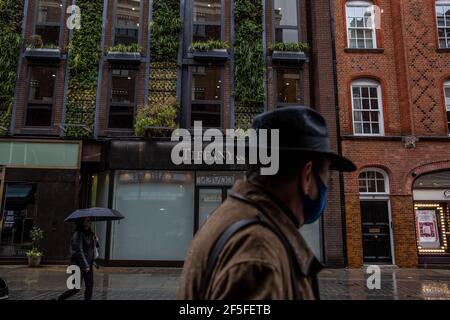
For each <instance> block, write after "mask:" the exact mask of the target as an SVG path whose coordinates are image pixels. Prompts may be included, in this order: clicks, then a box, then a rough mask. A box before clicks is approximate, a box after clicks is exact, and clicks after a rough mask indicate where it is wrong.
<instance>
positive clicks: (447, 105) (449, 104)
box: [444, 80, 450, 136]
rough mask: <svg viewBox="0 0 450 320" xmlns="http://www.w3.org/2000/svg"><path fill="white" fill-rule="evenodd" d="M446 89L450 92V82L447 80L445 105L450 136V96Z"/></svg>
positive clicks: (445, 83) (445, 84)
mask: <svg viewBox="0 0 450 320" xmlns="http://www.w3.org/2000/svg"><path fill="white" fill-rule="evenodd" d="M446 89H449V90H450V80H446V81H445V82H444V105H445V115H446V116H447V128H448V132H447V134H448V135H449V136H450V116H449V115H448V113H449V112H450V96H448V97H447V94H446Z"/></svg>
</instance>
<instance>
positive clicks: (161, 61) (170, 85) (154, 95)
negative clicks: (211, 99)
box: [135, 0, 182, 135]
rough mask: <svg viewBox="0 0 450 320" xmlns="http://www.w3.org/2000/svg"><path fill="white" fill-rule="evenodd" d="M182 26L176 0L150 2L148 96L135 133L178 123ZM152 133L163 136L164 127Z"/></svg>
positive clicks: (178, 4) (169, 126)
mask: <svg viewBox="0 0 450 320" xmlns="http://www.w3.org/2000/svg"><path fill="white" fill-rule="evenodd" d="M181 25H182V22H181V19H180V1H179V0H154V1H153V21H152V22H151V23H150V38H151V41H150V42H151V43H150V55H151V63H150V86H149V98H148V101H147V106H145V107H142V108H139V109H138V113H137V116H136V125H135V132H136V135H143V134H144V132H145V129H144V128H145V127H167V128H175V127H176V126H177V115H178V107H177V106H176V93H177V71H178V65H177V59H178V50H179V46H180V32H181ZM152 133H153V134H154V135H155V134H156V135H158V134H160V135H163V134H164V130H162V131H161V130H160V132H158V130H156V131H155V130H152Z"/></svg>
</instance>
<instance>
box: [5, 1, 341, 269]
mask: <svg viewBox="0 0 450 320" xmlns="http://www.w3.org/2000/svg"><path fill="white" fill-rule="evenodd" d="M0 9H2V10H0V11H1V12H4V18H5V19H2V22H1V23H3V24H5V26H6V28H2V34H1V35H0V36H1V38H0V40H1V41H3V42H6V41H10V43H11V44H14V45H13V46H9V47H8V49H6V48H2V49H1V50H2V52H1V54H2V56H5V57H7V58H8V60H7V61H8V68H9V71H10V72H9V73H6V72H4V73H0V78H1V80H2V83H8V86H5V87H2V88H0V89H1V90H2V92H1V99H2V100H1V103H2V106H1V112H2V113H1V116H2V118H1V119H2V124H1V126H2V138H1V140H0V147H1V148H2V149H1V153H0V154H1V156H0V164H1V165H2V176H1V177H2V179H1V183H2V184H1V185H2V189H3V191H2V193H1V195H2V220H1V224H0V225H1V228H2V229H1V251H0V257H2V259H3V260H5V259H6V260H11V259H23V256H24V250H25V249H26V248H27V246H28V247H29V245H30V239H29V238H28V237H27V234H28V231H29V229H30V228H31V227H32V226H33V225H38V226H40V227H41V228H43V229H44V232H45V235H46V237H45V240H44V242H43V243H42V248H43V250H44V251H45V253H46V259H47V261H62V260H64V259H66V256H67V242H68V238H69V237H70V232H71V230H72V229H71V226H70V225H66V224H64V223H63V220H64V218H65V217H66V216H67V215H68V214H70V212H71V211H72V210H74V209H76V208H79V207H89V206H102V207H110V208H114V209H118V210H119V211H121V212H122V213H123V214H124V216H125V219H124V220H122V221H120V222H114V223H97V224H96V226H95V227H96V232H97V234H98V235H99V237H100V240H101V243H102V244H103V245H102V246H101V258H102V259H103V260H104V261H105V263H108V264H110V265H180V264H181V263H182V261H183V260H184V256H185V254H186V250H187V248H188V247H189V244H190V242H191V240H192V238H193V236H194V234H195V232H196V231H197V230H198V228H199V227H201V225H202V223H203V222H204V220H205V219H206V218H207V216H208V215H209V214H210V213H211V212H212V211H213V210H214V209H215V208H216V207H217V206H218V205H219V204H220V203H221V202H222V201H223V200H224V199H225V198H226V196H227V191H228V190H229V189H230V187H231V186H232V185H233V183H234V182H235V181H236V180H237V179H241V178H243V177H244V170H245V168H244V167H243V166H239V165H201V166H199V165H181V166H177V165H174V164H173V163H172V162H171V158H170V154H171V149H172V147H173V146H174V143H173V142H171V141H170V139H169V138H168V137H170V132H171V131H172V130H173V129H174V128H176V127H181V128H187V129H192V126H193V124H194V122H196V121H201V122H202V125H203V127H204V128H217V129H219V130H223V131H224V130H226V129H229V128H242V129H246V128H248V127H249V125H250V123H251V119H252V118H253V117H254V116H255V115H257V114H258V113H261V112H263V111H265V110H273V109H274V108H277V107H283V106H286V105H298V104H301V105H306V106H310V107H313V108H315V109H317V110H318V111H320V112H321V113H322V114H323V115H324V117H325V118H326V119H327V121H328V124H329V128H330V136H331V142H332V145H333V148H334V149H335V150H336V151H339V145H338V143H337V142H338V135H337V127H338V125H339V122H338V121H337V120H336V119H337V114H336V101H335V87H334V73H333V50H332V36H331V34H332V33H331V30H332V29H331V24H330V23H331V20H330V12H331V8H330V6H329V1H322V0H320V1H310V0H305V1H302V0H264V1H248V0H181V1H179V0H153V1H143V0H77V1H70V0H25V1H9V0H4V1H0ZM78 25H79V26H80V28H78ZM3 30H7V31H8V32H6V31H5V32H4V31H3ZM9 36H11V37H13V38H12V39H9V38H8V37H9ZM13 40H14V41H15V42H14V41H13ZM340 185H341V184H340V176H339V175H337V174H336V175H333V176H332V179H331V192H330V197H329V202H330V204H329V206H328V209H327V213H326V214H325V216H324V218H323V220H322V221H320V223H317V224H315V225H312V226H307V227H305V228H304V229H303V230H301V232H302V233H303V234H304V235H305V237H306V238H307V239H308V241H309V243H310V245H311V247H312V249H313V250H314V251H315V252H316V254H317V255H318V256H319V257H320V258H321V259H322V260H323V261H324V262H325V263H326V264H327V265H329V266H344V265H345V254H344V252H345V246H344V242H343V240H342V239H343V234H342V231H343V222H344V221H343V219H342V217H343V211H342V209H343V198H342V197H341V188H340ZM19 226H20V227H19Z"/></svg>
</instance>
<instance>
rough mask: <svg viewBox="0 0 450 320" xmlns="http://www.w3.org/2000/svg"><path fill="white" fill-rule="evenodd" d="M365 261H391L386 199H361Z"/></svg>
mask: <svg viewBox="0 0 450 320" xmlns="http://www.w3.org/2000/svg"><path fill="white" fill-rule="evenodd" d="M361 221H362V240H363V255H364V262H365V263H388V264H389V263H392V253H391V232H390V223H389V203H388V201H361Z"/></svg>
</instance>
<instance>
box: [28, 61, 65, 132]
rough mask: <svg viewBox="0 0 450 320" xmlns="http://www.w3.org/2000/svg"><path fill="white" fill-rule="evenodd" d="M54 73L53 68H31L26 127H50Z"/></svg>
mask: <svg viewBox="0 0 450 320" xmlns="http://www.w3.org/2000/svg"><path fill="white" fill-rule="evenodd" d="M56 72H57V69H56V68H53V67H38V66H36V67H31V69H30V78H29V83H28V88H29V89H28V90H29V92H28V105H27V112H26V121H25V124H26V125H27V126H32V127H50V126H51V125H52V115H53V106H54V92H55V79H56Z"/></svg>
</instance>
